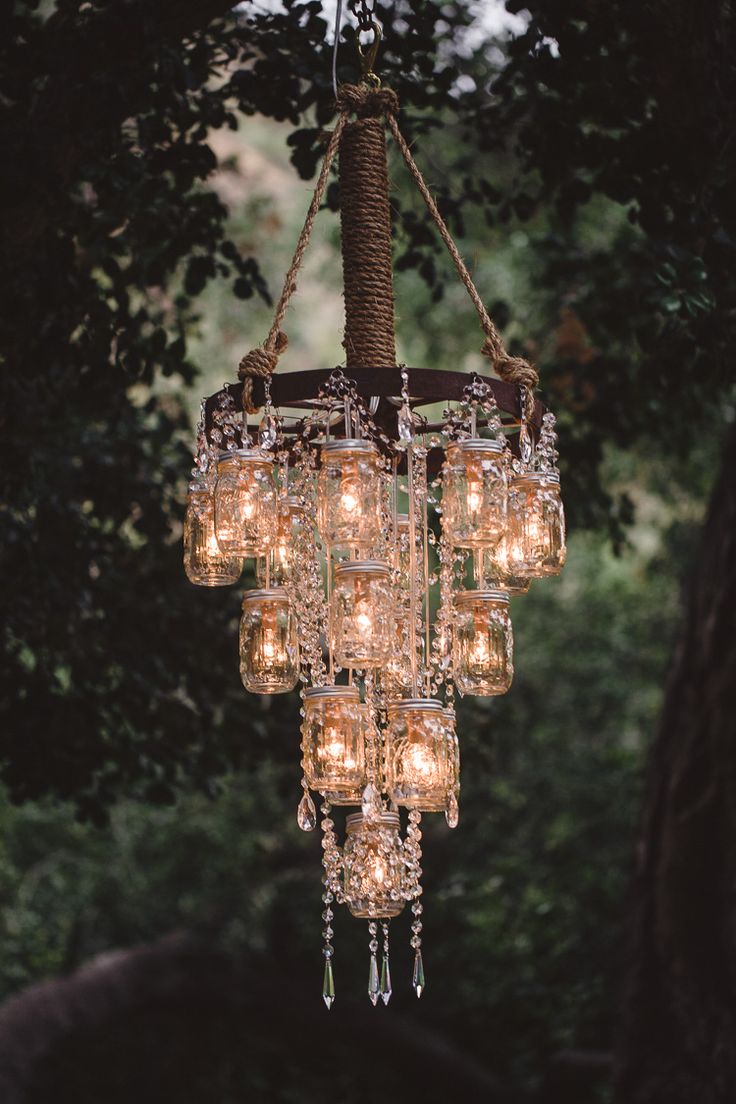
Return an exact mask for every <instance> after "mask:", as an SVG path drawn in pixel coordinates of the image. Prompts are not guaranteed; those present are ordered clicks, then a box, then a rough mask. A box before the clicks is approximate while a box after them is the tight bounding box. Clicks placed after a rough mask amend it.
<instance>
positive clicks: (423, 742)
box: [386, 698, 453, 813]
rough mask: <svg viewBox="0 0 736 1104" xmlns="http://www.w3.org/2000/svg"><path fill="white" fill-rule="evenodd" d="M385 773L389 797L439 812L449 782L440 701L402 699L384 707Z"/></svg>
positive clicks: (445, 727) (449, 766)
mask: <svg viewBox="0 0 736 1104" xmlns="http://www.w3.org/2000/svg"><path fill="white" fill-rule="evenodd" d="M387 712H388V731H387V748H388V750H387V764H386V768H387V769H386V775H387V784H388V792H389V795H390V797H391V800H392V801H394V802H395V803H396V804H397V805H401V806H403V807H404V808H407V809H419V810H420V811H421V812H427V813H433V812H435V813H436V812H441V811H443V810H444V809H445V808H446V806H447V798H448V795H449V793H450V791H451V788H452V784H453V781H452V779H453V774H452V769H453V763H452V762H451V759H450V754H449V741H448V737H447V730H448V723H447V718H446V716H445V711H444V707H443V705H442V702H440V701H436V700H435V699H434V698H406V699H404V700H403V701H398V702H390V703H389V705H388V706H387Z"/></svg>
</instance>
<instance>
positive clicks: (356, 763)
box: [302, 686, 370, 805]
mask: <svg viewBox="0 0 736 1104" xmlns="http://www.w3.org/2000/svg"><path fill="white" fill-rule="evenodd" d="M369 722H370V717H369V716H368V713H367V709H366V707H365V706H364V705H361V702H360V694H359V693H358V688H357V686H314V687H310V688H309V689H308V690H305V691H304V721H303V724H302V747H303V754H304V776H305V778H306V780H307V785H308V786H309V788H310V789H312V790H316V791H317V792H318V793H321V794H324V796H325V797H326V798H327V800H328V801H330V802H331V803H332V804H333V805H359V804H360V802H361V799H362V795H363V789H364V787H365V784H366V764H365V736H366V727H367V724H368V723H369Z"/></svg>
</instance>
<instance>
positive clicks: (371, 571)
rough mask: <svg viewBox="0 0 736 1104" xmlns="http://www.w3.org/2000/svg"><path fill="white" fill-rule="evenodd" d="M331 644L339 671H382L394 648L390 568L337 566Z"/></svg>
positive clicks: (358, 563) (356, 563) (364, 563)
mask: <svg viewBox="0 0 736 1104" xmlns="http://www.w3.org/2000/svg"><path fill="white" fill-rule="evenodd" d="M331 622H332V642H333V652H334V658H335V662H336V663H337V664H338V666H340V667H353V668H367V667H381V666H382V665H383V664H384V663H385V662H386V660H387V659H388V657H389V655H390V652H391V647H392V645H393V636H392V631H393V627H394V614H393V602H392V596H391V573H390V571H389V568H388V564H385V563H383V562H381V561H379V560H351V561H349V562H347V563H340V564H337V566H336V567H335V570H334V576H333V585H332V599H331Z"/></svg>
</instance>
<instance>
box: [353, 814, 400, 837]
mask: <svg viewBox="0 0 736 1104" xmlns="http://www.w3.org/2000/svg"><path fill="white" fill-rule="evenodd" d="M364 822H365V817H364V816H363V814H362V813H349V814H348V816H347V817H346V818H345V831H346V832H348V833H350V832H354V831H355V830H356V828H360V827H361V826H362V825H363V824H364ZM378 823H379V825H380V827H381V828H398V827H399V826H400V823H401V822H400V820H399V814H398V813H381V815H380V817H379V818H378Z"/></svg>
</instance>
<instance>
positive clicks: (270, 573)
mask: <svg viewBox="0 0 736 1104" xmlns="http://www.w3.org/2000/svg"><path fill="white" fill-rule="evenodd" d="M304 523H305V517H304V505H303V503H302V500H301V499H300V498H299V497H298V496H297V495H286V496H285V497H284V498H281V499H279V501H278V516H277V523H276V536H275V538H274V543H273V546H272V547H271V548H270V549H269V550H268V551H267V552H266V554H265V555H264V556H260V557H259V559H258V563H257V568H256V578H257V580H258V582H259V583H260V584H261V586H276V587H281V586H285V585H286V583H288V582H291V580H292V579H293V578H294V555H295V548H296V543H297V541H298V539H299V535H300V532H301V530H302V529H303V527H304Z"/></svg>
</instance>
